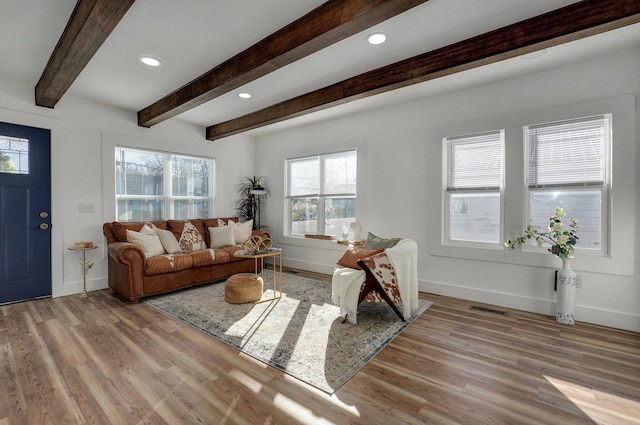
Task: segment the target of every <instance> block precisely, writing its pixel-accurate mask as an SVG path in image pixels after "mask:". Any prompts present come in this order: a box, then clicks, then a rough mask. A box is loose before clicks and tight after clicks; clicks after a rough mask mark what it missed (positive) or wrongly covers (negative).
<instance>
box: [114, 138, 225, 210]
mask: <svg viewBox="0 0 640 425" xmlns="http://www.w3.org/2000/svg"><path fill="white" fill-rule="evenodd" d="M118 150H125V151H131V152H139V153H145V154H155V155H160V156H161V157H162V162H163V172H162V174H163V179H162V192H163V194H162V195H129V194H118V193H117V190H115V188H116V186H117V172H116V171H115V170H116V166H117V165H116V164H117V162H118V160H119V158H118V155H117V153H118ZM113 155H114V163H113V167H114V195H115V198H114V199H115V203H114V207H115V208H114V214H115V217H116V220H118V221H122V222H126V221H140V220H138V219H133V220H124V219H121V218H120V217H118V201H119V200H142V201H145V200H149V201H163V207H162V212H161V218H160V220H172V219H176V216H175V206H176V202H177V201H185V200H186V201H190V202H192V201H207V202H209V207H208V211H209V212H208V214H207V215H208V216H212V215H213V211H214V200H215V196H214V193H215V186H214V177H215V166H216V161H215V159H214V158H211V157H206V156H202V155H196V154H188V153H179V152H168V151H162V150H156V149H149V148H145V147H131V146H124V145H119V144H117V145H115V146H114V150H113ZM175 157H180V158H188V159H196V160H203V161H206V162H207V163H208V167H209V172H208V182H207V184H208V192H209V193H208V195H207V196H196V195H173V187H172V184H173V159H174V158H175ZM166 175H169V176H171V177H170V178H168V179H167V178H165V176H166ZM196 218H207V217H194V216H191V214H189V216H188V217H179V218H178V219H180V220H182V219H196Z"/></svg>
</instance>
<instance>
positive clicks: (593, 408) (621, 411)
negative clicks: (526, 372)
mask: <svg viewBox="0 0 640 425" xmlns="http://www.w3.org/2000/svg"><path fill="white" fill-rule="evenodd" d="M544 378H545V379H546V380H547V381H548V382H549V383H550V384H551V385H553V386H554V388H555V389H556V390H558V391H559V392H560V393H561V394H562V395H563V396H564V397H566V398H567V400H569V401H570V402H571V403H573V404H574V405H575V406H576V407H577V408H578V409H580V410H581V411H582V412H583V413H584V414H585V415H587V416H588V417H589V418H590V419H592V420H593V421H594V422H596V423H601V422H602V421H603V420H604V421H606V422H610V423H621V424H622V423H637V422H634V421H637V419H638V417H637V415H638V411H640V402H638V401H636V400H630V399H628V398H624V397H620V396H618V395H614V394H610V393H607V392H603V391H600V390H597V389H594V388H591V387H586V386H584V385H580V384H577V383H575V382H570V381H566V380H564V379H560V378H556V377H553V376H548V375H544ZM621 406H622V408H621ZM616 419H617V420H616ZM612 421H613V422H612Z"/></svg>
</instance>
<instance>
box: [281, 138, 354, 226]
mask: <svg viewBox="0 0 640 425" xmlns="http://www.w3.org/2000/svg"><path fill="white" fill-rule="evenodd" d="M286 168H287V177H286V179H287V181H286V185H287V200H286V202H287V208H286V211H287V215H288V222H289V235H292V236H301V235H304V234H323V235H332V236H336V235H340V234H342V227H343V226H346V227H349V224H350V223H351V222H352V221H354V220H355V217H356V186H357V185H356V180H357V153H356V151H355V150H353V151H347V152H339V153H332V154H325V155H317V156H311V157H305V158H296V159H289V160H287V161H286Z"/></svg>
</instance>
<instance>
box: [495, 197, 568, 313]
mask: <svg viewBox="0 0 640 425" xmlns="http://www.w3.org/2000/svg"><path fill="white" fill-rule="evenodd" d="M566 215H567V214H566V213H565V212H564V210H563V209H562V208H560V207H556V210H555V212H554V214H553V215H552V216H551V217H549V226H548V227H547V232H540V231H539V230H538V229H536V228H535V227H532V226H527V229H526V231H525V233H524V235H522V236H518V237H516V238H514V239H507V241H506V242H505V243H504V245H505V246H506V247H507V248H510V249H516V248H518V247H520V246H521V245H524V244H525V243H526V241H527V240H531V239H535V241H536V243H537V244H538V246H542V245H543V244H544V243H547V244H550V245H551V246H550V247H549V248H548V249H547V250H548V251H549V252H550V253H552V254H554V255H555V256H557V257H558V258H560V259H561V260H562V269H560V270H558V299H557V301H556V310H557V312H556V321H557V322H558V323H562V324H565V325H573V324H574V323H575V316H574V313H573V304H574V299H575V289H576V274H575V273H574V271H573V270H572V269H571V265H570V261H569V260H570V259H571V258H573V252H574V246H575V244H576V243H577V242H578V235H577V233H578V220H576V219H575V218H572V219H570V220H569V228H565V227H564V226H563V224H562V219H563V218H564V217H565V216H566Z"/></svg>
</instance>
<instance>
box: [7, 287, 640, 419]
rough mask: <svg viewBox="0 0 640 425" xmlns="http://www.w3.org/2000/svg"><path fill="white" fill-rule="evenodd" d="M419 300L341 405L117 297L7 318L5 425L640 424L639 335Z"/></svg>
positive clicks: (340, 398) (346, 389) (46, 304)
mask: <svg viewBox="0 0 640 425" xmlns="http://www.w3.org/2000/svg"><path fill="white" fill-rule="evenodd" d="M421 297H423V298H426V299H429V300H432V301H435V303H434V305H433V306H432V307H431V308H430V309H429V310H427V311H426V312H425V313H424V314H423V315H422V316H421V317H420V318H418V319H417V320H416V321H415V322H414V323H413V324H412V325H411V326H409V327H408V328H407V329H406V330H405V331H404V332H403V333H402V334H401V335H400V336H398V337H397V338H395V339H394V340H393V341H392V342H391V344H389V345H388V346H387V347H386V348H385V349H384V350H383V351H382V352H381V353H379V354H378V355H377V356H376V357H375V358H374V359H373V360H372V361H371V362H370V363H369V364H367V365H366V366H365V367H364V368H363V369H362V370H361V371H360V372H358V373H357V374H356V375H355V376H354V377H353V378H352V379H351V380H350V381H349V382H347V383H346V384H345V385H344V386H343V387H342V388H340V389H339V390H338V391H337V392H336V393H335V394H333V395H327V394H325V393H323V392H321V391H319V390H316V389H314V388H312V387H310V386H308V385H306V384H304V383H302V382H300V381H297V380H296V379H294V378H292V377H290V376H288V375H286V374H284V373H282V372H280V371H278V370H275V369H273V368H271V367H268V366H266V365H265V364H263V363H261V362H259V361H256V360H254V359H252V358H250V357H248V356H246V355H244V354H241V353H238V352H237V351H236V350H234V349H232V348H230V347H228V346H227V345H225V344H223V343H221V342H218V341H217V340H215V339H213V338H210V337H208V336H206V335H204V334H202V333H200V332H199V331H197V330H195V329H193V328H191V327H190V326H187V325H185V324H183V323H182V322H180V321H178V320H176V319H174V318H172V317H170V316H167V315H165V314H164V313H162V312H160V311H158V310H156V309H154V308H152V307H149V306H148V305H146V304H137V305H131V304H126V303H123V302H121V301H119V300H118V299H116V298H114V297H113V296H112V295H111V292H110V291H109V290H102V291H96V292H93V293H92V295H91V297H89V298H88V299H84V300H82V299H78V298H77V297H75V296H71V297H64V298H55V299H43V300H37V301H30V302H24V303H19V304H13V305H6V306H2V307H0V425H8V424H11V425H18V424H19V425H25V424H64V425H70V424H127V425H129V424H153V425H159V424H171V425H175V424H385V425H387V424H424V423H429V424H465V425H466V424H474V425H475V424H491V425H495V424H572V425H575V424H616V425H620V424H638V423H640V334H636V333H632V332H626V331H620V330H615V329H610V328H605V327H600V326H593V325H588V324H584V323H578V324H577V325H576V326H574V327H569V326H564V325H557V324H556V323H555V321H554V319H553V318H551V317H547V316H542V315H538V314H532V313H526V312H522V311H516V310H509V309H501V308H499V307H492V306H485V307H492V308H494V309H498V310H504V311H506V315H497V314H493V313H489V312H485V311H480V310H473V309H470V307H471V306H472V305H477V304H475V303H470V302H467V301H462V300H458V299H453V298H447V297H441V296H434V295H427V294H421ZM345 326H350V325H348V324H345Z"/></svg>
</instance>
